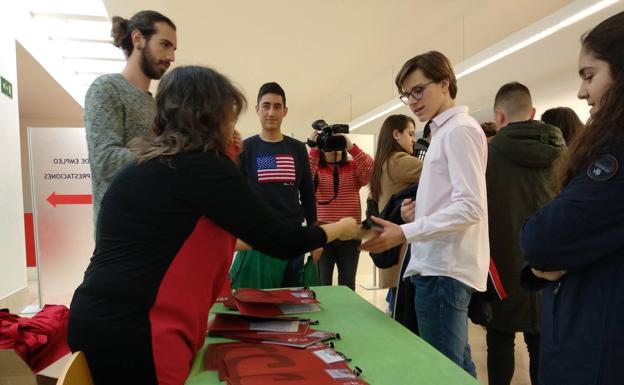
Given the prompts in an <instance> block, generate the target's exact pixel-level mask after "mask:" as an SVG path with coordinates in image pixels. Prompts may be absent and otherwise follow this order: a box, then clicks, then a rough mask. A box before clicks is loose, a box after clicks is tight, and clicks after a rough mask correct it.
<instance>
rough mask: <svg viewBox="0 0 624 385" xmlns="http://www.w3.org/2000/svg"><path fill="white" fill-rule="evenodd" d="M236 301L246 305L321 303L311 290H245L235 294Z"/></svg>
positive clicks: (237, 291)
mask: <svg viewBox="0 0 624 385" xmlns="http://www.w3.org/2000/svg"><path fill="white" fill-rule="evenodd" d="M233 297H234V299H237V300H238V301H240V302H245V303H273V304H286V303H290V304H305V303H319V302H318V300H317V299H316V294H315V293H314V291H312V290H309V289H278V290H262V289H245V288H241V289H238V290H236V291H235V292H234V294H233Z"/></svg>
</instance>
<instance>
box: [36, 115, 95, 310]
mask: <svg viewBox="0 0 624 385" xmlns="http://www.w3.org/2000/svg"><path fill="white" fill-rule="evenodd" d="M28 142H29V143H28V144H29V147H28V149H29V155H30V177H31V194H32V208H33V221H34V230H35V254H36V257H37V269H38V272H39V295H40V303H61V304H69V302H70V300H71V296H72V294H73V292H74V290H75V289H76V287H77V286H78V285H79V284H80V282H81V281H82V277H83V274H84V271H85V269H86V267H87V264H88V263H89V259H90V258H91V255H92V253H93V249H94V241H93V234H94V232H93V207H92V197H91V167H90V164H89V155H88V150H87V142H86V135H85V130H84V128H56V127H55V128H49V127H45V128H43V127H42V128H40V127H36V128H35V127H31V128H29V129H28Z"/></svg>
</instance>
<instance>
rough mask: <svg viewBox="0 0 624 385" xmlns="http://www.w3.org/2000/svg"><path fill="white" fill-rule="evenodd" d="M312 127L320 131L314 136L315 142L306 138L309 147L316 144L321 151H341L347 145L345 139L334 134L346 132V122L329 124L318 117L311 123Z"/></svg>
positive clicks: (347, 128)
mask: <svg viewBox="0 0 624 385" xmlns="http://www.w3.org/2000/svg"><path fill="white" fill-rule="evenodd" d="M312 128H314V129H315V130H317V131H320V132H319V134H318V137H317V138H316V143H315V142H312V141H310V140H308V145H309V146H310V147H314V146H318V148H319V149H320V150H321V151H341V150H344V149H345V148H346V147H347V140H346V139H345V138H344V137H343V136H336V135H335V134H348V133H349V125H348V124H331V125H330V124H327V123H326V122H325V121H324V120H322V119H319V120H317V121H315V122H314V123H312ZM311 144H314V145H311Z"/></svg>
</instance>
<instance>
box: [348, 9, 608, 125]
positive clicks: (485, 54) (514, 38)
mask: <svg viewBox="0 0 624 385" xmlns="http://www.w3.org/2000/svg"><path fill="white" fill-rule="evenodd" d="M617 2H619V0H601V1H598V2H596V3H593V4H592V5H590V6H587V4H588V3H590V1H587V0H577V1H575V2H573V3H572V4H569V5H568V6H565V7H563V8H561V9H560V10H559V11H557V12H555V13H553V14H552V15H549V16H547V17H545V18H543V19H541V20H539V21H537V22H535V23H533V24H531V25H530V26H528V27H526V28H524V29H522V30H521V31H518V32H516V33H514V34H513V35H511V36H510V37H508V38H506V39H504V40H503V41H501V42H499V43H497V44H494V45H493V46H491V47H489V48H487V49H485V50H483V51H482V52H481V53H479V54H476V55H474V56H472V57H471V58H469V59H467V60H465V61H463V62H462V63H460V64H458V65H457V66H455V71H456V73H457V75H456V76H457V79H460V78H462V77H464V76H466V75H468V74H471V73H473V72H475V71H478V70H480V69H482V68H484V67H486V66H488V65H490V64H492V63H495V62H497V61H499V60H501V59H502V58H504V57H506V56H509V55H511V54H512V53H514V52H517V51H519V50H521V49H523V48H526V47H528V46H529V45H531V44H534V43H536V42H538V41H540V40H542V39H544V38H546V37H548V36H550V35H552V34H554V33H556V32H557V31H559V30H561V29H563V28H565V27H567V26H570V25H572V24H574V23H576V22H578V21H580V20H583V19H585V18H587V17H589V16H591V15H593V14H594V13H596V12H599V11H601V10H603V9H605V8H607V7H609V6H611V5H613V4H615V3H617ZM579 7H584V8H582V9H581V10H577V9H578V8H579ZM575 11H576V12H575ZM570 12H574V13H573V14H572V15H570V16H568V15H569V14H570ZM558 20H559V21H558ZM544 25H546V26H544ZM536 29H537V30H540V32H538V33H535V34H532V31H534V30H536ZM526 35H530V36H529V37H528V38H523V36H526ZM514 42H515V43H514ZM492 52H494V53H493V54H492ZM395 100H396V101H389V102H386V103H384V104H382V105H381V106H379V107H377V108H375V109H373V110H371V111H369V112H367V113H365V114H363V115H361V116H359V117H357V118H356V119H354V120H352V121H351V122H350V123H349V127H350V130H351V131H353V130H355V129H357V128H359V127H361V126H363V125H365V124H367V123H370V122H372V121H374V120H375V119H378V118H380V117H381V116H383V115H385V114H388V113H390V112H392V111H395V110H397V109H399V108H400V107H401V106H403V103H402V102H401V101H399V100H398V99H395Z"/></svg>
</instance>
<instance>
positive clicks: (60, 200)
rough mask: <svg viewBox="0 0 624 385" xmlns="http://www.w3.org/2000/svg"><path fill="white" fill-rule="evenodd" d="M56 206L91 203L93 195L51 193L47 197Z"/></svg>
mask: <svg viewBox="0 0 624 385" xmlns="http://www.w3.org/2000/svg"><path fill="white" fill-rule="evenodd" d="M46 200H47V201H48V202H50V204H51V205H52V206H54V207H56V205H90V204H92V203H93V198H92V195H90V194H83V195H60V194H59V195H57V194H56V192H53V193H52V194H50V196H49V197H48V199H46Z"/></svg>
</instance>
